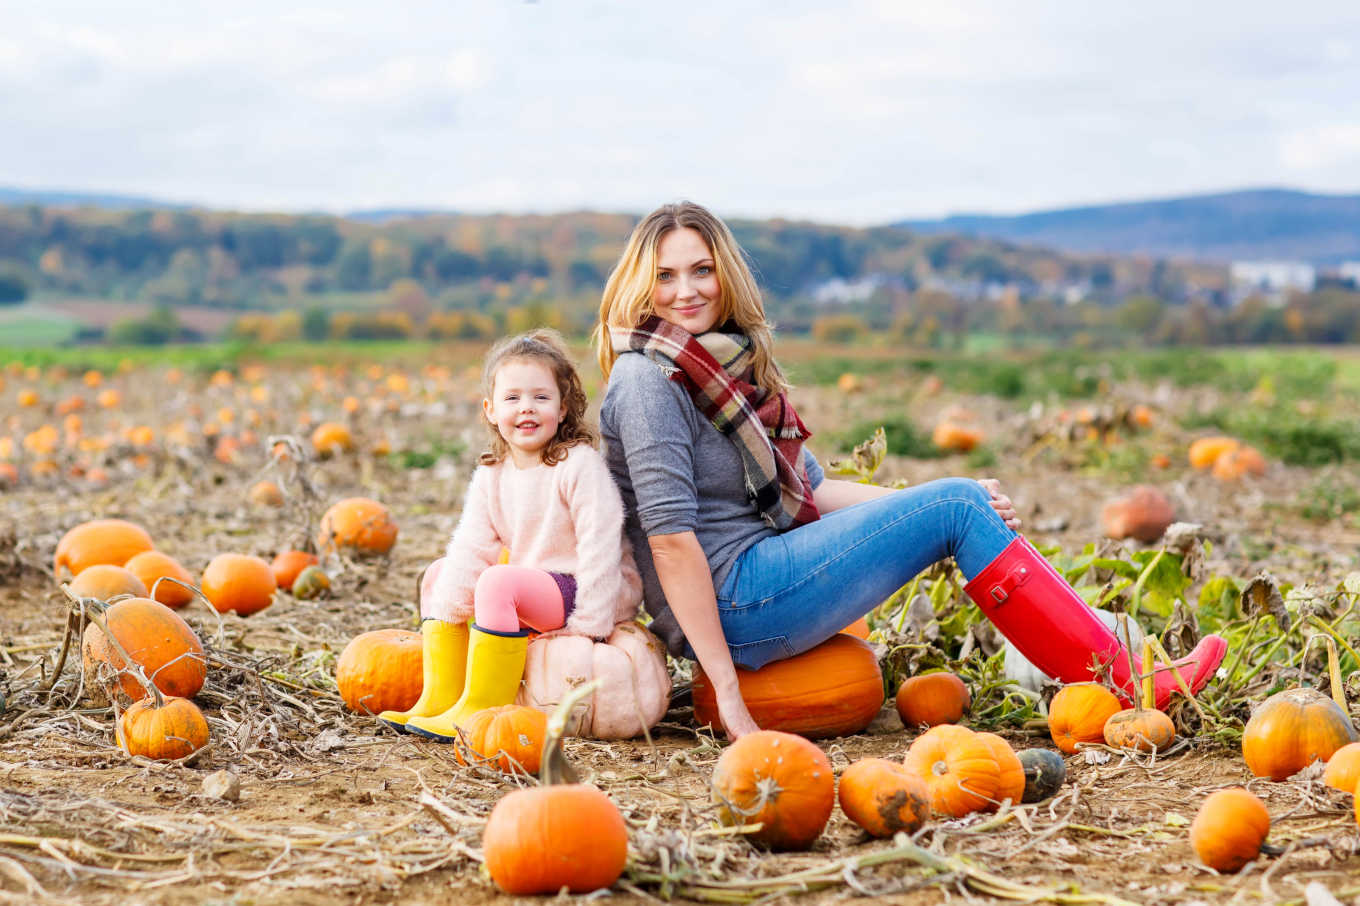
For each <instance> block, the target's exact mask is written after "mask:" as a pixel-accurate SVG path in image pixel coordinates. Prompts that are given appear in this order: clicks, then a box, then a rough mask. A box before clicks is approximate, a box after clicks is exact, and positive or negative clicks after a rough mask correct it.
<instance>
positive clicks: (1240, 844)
mask: <svg viewBox="0 0 1360 906" xmlns="http://www.w3.org/2000/svg"><path fill="white" fill-rule="evenodd" d="M1269 833H1270V813H1269V812H1268V811H1266V806H1265V803H1264V802H1262V801H1261V800H1260V799H1257V798H1256V797H1255V796H1254V795H1252V794H1251V793H1249V792H1247V791H1246V790H1244V789H1242V788H1241V787H1233V788H1231V789H1226V790H1219V791H1218V792H1216V793H1211V794H1210V795H1209V798H1207V799H1205V800H1204V803H1203V804H1202V805H1201V806H1200V807H1199V812H1198V813H1196V815H1195V820H1194V821H1192V822H1191V823H1190V845H1191V846H1193V847H1194V848H1195V855H1197V856H1199V859H1200V861H1201V862H1203V863H1204V864H1205V865H1207V866H1209V867H1210V868H1212V869H1214V870H1215V871H1238V870H1239V869H1241V868H1242V866H1243V865H1246V864H1247V863H1248V862H1250V861H1251V860H1252V859H1255V858H1256V857H1257V856H1258V855H1259V854H1260V852H1261V844H1262V843H1264V842H1265V840H1266V835H1267V834H1269Z"/></svg>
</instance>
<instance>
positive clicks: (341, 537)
mask: <svg viewBox="0 0 1360 906" xmlns="http://www.w3.org/2000/svg"><path fill="white" fill-rule="evenodd" d="M396 543H397V524H396V523H395V522H393V521H392V515H391V514H390V513H389V512H388V511H387V507H385V506H383V505H382V504H381V503H379V502H378V501H376V500H372V499H370V498H368V497H349V498H346V499H345V500H341V501H339V502H338V503H336V504H334V505H333V506H331V508H330V509H328V510H326V512H325V514H324V515H323V516H322V517H321V527H320V529H319V530H318V533H317V538H316V546H317V547H318V548H319V549H320V550H322V551H333V550H341V551H344V552H346V553H349V554H352V555H354V556H358V557H366V556H377V555H379V554H385V553H387V552H388V551H390V550H391V549H392V545H394V544H396Z"/></svg>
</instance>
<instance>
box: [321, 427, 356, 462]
mask: <svg viewBox="0 0 1360 906" xmlns="http://www.w3.org/2000/svg"><path fill="white" fill-rule="evenodd" d="M312 449H313V450H315V451H316V455H317V456H319V457H321V458H322V459H327V458H329V457H331V456H334V455H336V454H337V453H348V452H350V451H351V450H353V449H354V435H352V434H350V432H349V429H348V428H346V427H345V426H344V425H342V424H340V423H339V422H322V423H321V424H319V425H317V426H316V430H315V431H313V432H312Z"/></svg>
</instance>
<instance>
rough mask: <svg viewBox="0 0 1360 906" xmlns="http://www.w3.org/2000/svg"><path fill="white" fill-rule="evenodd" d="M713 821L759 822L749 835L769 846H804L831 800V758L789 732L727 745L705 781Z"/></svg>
mask: <svg viewBox="0 0 1360 906" xmlns="http://www.w3.org/2000/svg"><path fill="white" fill-rule="evenodd" d="M710 788H711V790H712V792H713V801H714V802H716V803H718V820H719V821H721V822H722V823H723V824H725V825H727V826H729V827H731V826H740V825H743V824H759V825H760V829H759V830H756V831H752V832H751V833H750V834H749V837H750V839H752V840H754V841H756V842H757V843H763V844H764V845H766V846H768V847H770V848H771V849H807V848H808V847H809V846H811V845H812V842H813V841H814V840H816V839H817V837H818V836H819V835H820V834H821V832H822V828H824V827H826V822H827V819H828V818H830V817H831V809H832V807H833V806H834V805H835V804H836V780H835V777H834V776H833V775H832V772H831V762H830V761H829V760H828V759H827V757H826V754H825V753H824V752H823V751H822V750H821V749H819V748H817V746H816V745H815V744H814V743H811V742H809V741H808V740H806V739H804V738H803V737H801V736H795V735H793V734H792V733H781V732H779V731H777V730H760V731H758V732H755V733H748V734H747V735H745V736H743V737H742V738H741V739H738V740H737V741H736V742H734V743H732V745H730V746H728V747H727V749H726V750H724V751H723V753H722V755H721V756H719V758H718V763H717V765H716V766H715V767H714V768H713V777H712V780H711V781H710Z"/></svg>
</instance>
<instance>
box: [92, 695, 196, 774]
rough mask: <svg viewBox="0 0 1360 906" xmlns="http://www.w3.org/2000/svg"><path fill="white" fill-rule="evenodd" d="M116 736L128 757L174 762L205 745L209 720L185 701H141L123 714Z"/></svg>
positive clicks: (150, 699) (190, 703) (178, 699)
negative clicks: (139, 756)
mask: <svg viewBox="0 0 1360 906" xmlns="http://www.w3.org/2000/svg"><path fill="white" fill-rule="evenodd" d="M115 736H116V738H117V740H118V745H119V746H120V747H121V748H122V749H123V751H125V752H127V753H128V754H129V755H141V756H143V757H145V758H152V759H155V760H157V761H174V760H176V759H180V758H184V757H186V756H188V755H192V754H193V753H194V752H197V751H198V750H199V749H201V748H203V747H204V746H206V745H207V744H208V740H209V738H210V734H209V732H208V721H207V720H206V719H205V718H204V717H203V712H202V711H200V710H199V709H198V705H195V704H194V703H193V702H191V701H189V700H188V699H187V698H174V697H167V698H164V699H162V700H161V701H156V700H155V699H152V698H144V699H142V700H141V701H138V702H134V703H133V704H132V705H130V706H129V707H128V709H127V710H126V711H124V712H123V716H122V718H121V719H120V720H119V721H118V723H117V729H116V732H115Z"/></svg>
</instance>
